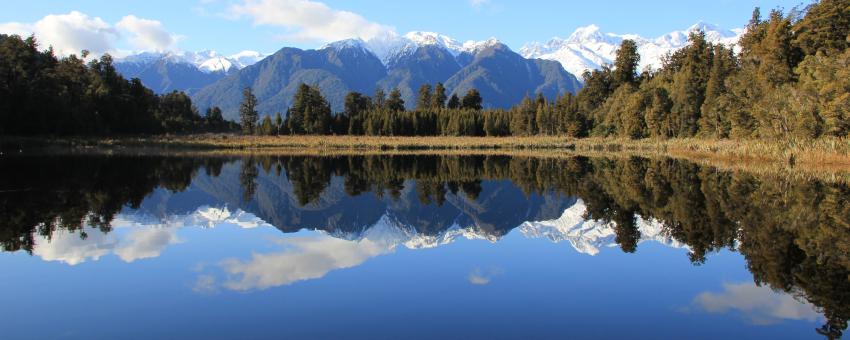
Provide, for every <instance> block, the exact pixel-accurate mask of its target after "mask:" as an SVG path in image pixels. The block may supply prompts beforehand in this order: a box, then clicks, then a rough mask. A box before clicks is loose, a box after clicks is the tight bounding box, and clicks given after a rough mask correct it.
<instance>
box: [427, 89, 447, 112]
mask: <svg viewBox="0 0 850 340" xmlns="http://www.w3.org/2000/svg"><path fill="white" fill-rule="evenodd" d="M446 98H447V97H446V87H445V86H443V83H437V85H436V86H434V96H432V97H431V108H432V109H442V108H444V107H445V106H446Z"/></svg>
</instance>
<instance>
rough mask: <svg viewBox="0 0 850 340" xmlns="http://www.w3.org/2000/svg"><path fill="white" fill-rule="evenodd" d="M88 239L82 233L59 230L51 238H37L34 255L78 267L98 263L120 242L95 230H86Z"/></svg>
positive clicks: (45, 259)
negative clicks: (91, 262)
mask: <svg viewBox="0 0 850 340" xmlns="http://www.w3.org/2000/svg"><path fill="white" fill-rule="evenodd" d="M85 233H86V235H87V237H86V239H83V238H81V237H80V232H79V231H77V232H69V231H67V230H64V229H63V230H57V231H56V232H54V233H53V235H51V236H50V238H47V237H44V236H40V235H39V236H37V237H36V240H35V243H36V246H35V249H33V254H35V255H36V256H38V257H41V259H42V260H44V261H59V262H63V263H65V264H68V265H71V266H76V265H78V264H80V263H83V262H86V261H87V260H92V261H97V260H99V259H100V258H101V257H102V256H105V255H107V254H109V253H110V252H112V250H113V249H114V248H115V246H116V245H117V244H118V241H117V240H116V239H115V237H114V236H113V235H108V234H106V233H103V232H101V231H100V230H98V229H94V228H85Z"/></svg>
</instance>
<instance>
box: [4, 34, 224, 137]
mask: <svg viewBox="0 0 850 340" xmlns="http://www.w3.org/2000/svg"><path fill="white" fill-rule="evenodd" d="M38 47H39V46H38V43H37V41H36V39H35V37H33V36H30V37H28V38H26V39H23V38H21V37H20V36H17V35H11V36H9V35H4V34H0V135H121V134H151V133H194V132H207V131H212V132H226V131H232V130H234V129H237V127H238V126H237V125H236V124H234V123H232V122H229V121H226V120H225V119H224V118H223V116H222V112H221V110H220V109H218V108H216V107H213V108H210V109H208V110H206V112H205V115H201V114H200V113H199V112H198V109H197V108H195V107H194V106H193V105H192V100H191V99H190V98H189V96H188V95H186V94H185V93H183V92H177V91H175V92H171V93H166V94H162V95H157V94H155V93H154V92H153V91H152V90H151V89H149V88H147V87H145V86H144V85H142V82H141V81H140V80H139V79H137V78H134V79H130V80H127V79H125V78H124V77H123V76H121V74H119V73H118V72H117V71H116V70H115V67H114V66H113V59H112V57H111V56H110V55H108V54H105V55H103V56H101V57H100V58H93V59H92V60H91V61H89V62H86V61H85V60H86V59H87V58H88V57H89V55H88V52H87V51H82V53H81V54H80V56H79V57H78V56H77V55H70V56H68V57H63V58H57V57H56V56H55V55H54V53H53V49H52V48H48V49H47V50H44V51H40V50H39V49H38Z"/></svg>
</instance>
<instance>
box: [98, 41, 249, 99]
mask: <svg viewBox="0 0 850 340" xmlns="http://www.w3.org/2000/svg"><path fill="white" fill-rule="evenodd" d="M264 57H265V56H264V55H263V54H261V53H258V52H254V51H243V52H239V53H237V54H235V55H232V56H223V55H220V54H218V53H217V52H215V51H210V50H208V51H201V52H183V51H176V52H142V53H139V54H135V55H129V56H127V57H124V58H119V59H116V60H115V69H116V70H118V72H119V73H121V74H122V75H124V77H126V78H139V79H140V80H141V81H142V83H143V84H145V86H147V87H149V88H151V89H153V90H154V91H155V92H157V93H165V92H170V91H174V90H178V91H185V92H187V93H192V92H194V91H197V90H199V89H201V88H203V87H204V86H207V85H209V84H212V83H214V82H216V81H218V80H219V79H221V78H224V77H225V76H226V75H229V74H232V73H234V72H236V71H239V70H240V69H242V68H244V67H246V66H249V65H253V64H254V63H256V62H258V61H259V60H261V59H262V58H264Z"/></svg>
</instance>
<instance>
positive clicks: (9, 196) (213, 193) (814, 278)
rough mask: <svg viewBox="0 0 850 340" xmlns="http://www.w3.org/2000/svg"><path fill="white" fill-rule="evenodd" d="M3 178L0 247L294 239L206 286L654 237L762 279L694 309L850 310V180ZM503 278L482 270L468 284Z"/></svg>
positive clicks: (183, 169) (441, 174)
mask: <svg viewBox="0 0 850 340" xmlns="http://www.w3.org/2000/svg"><path fill="white" fill-rule="evenodd" d="M0 175H2V176H0V207H2V209H0V245H2V248H3V249H4V250H5V251H8V252H15V251H25V252H28V253H30V254H32V255H34V256H38V257H40V258H41V259H43V260H45V261H58V262H62V263H65V264H68V265H79V264H81V263H84V262H91V261H98V260H99V259H101V258H102V257H104V256H115V257H117V258H118V259H120V260H121V261H123V262H125V263H133V262H136V261H143V260H145V259H153V258H156V257H158V256H160V255H161V254H162V253H163V252H165V251H167V249H169V248H172V247H179V246H180V244H181V243H183V242H185V240H183V239H182V238H181V235H180V233H179V232H178V231H179V230H181V229H182V228H186V227H203V228H257V227H260V228H277V229H279V230H280V231H282V232H283V233H286V234H290V233H296V234H294V235H291V236H285V237H284V236H281V237H277V238H274V239H273V240H272V243H273V245H272V246H271V248H270V249H269V250H267V251H262V252H253V251H248V252H246V255H247V254H250V256H248V257H244V256H243V257H232V258H226V259H223V260H222V261H220V262H218V263H216V264H214V265H213V266H214V267H215V270H214V271H213V270H207V269H205V268H200V269H199V270H198V272H199V274H198V278H197V281H196V282H195V283H194V284H193V286H192V289H194V290H195V291H196V292H214V291H217V290H219V289H227V290H232V291H243V292H244V291H255V290H265V289H269V288H273V287H279V286H284V285H290V284H292V283H295V282H300V281H305V280H315V279H319V278H322V277H324V276H326V275H327V274H328V273H329V272H332V271H335V270H338V269H344V268H352V267H357V266H361V265H363V264H364V263H366V262H367V261H369V260H370V259H372V258H375V257H378V256H382V255H386V254H390V253H393V252H396V251H398V249H425V248H434V247H439V246H443V245H448V244H451V243H453V242H454V241H455V240H459V239H470V240H475V239H481V240H486V241H489V242H494V243H498V242H501V240H502V239H504V238H505V237H507V236H508V235H509V234H515V235H521V236H523V237H526V238H545V239H548V240H550V241H552V242H565V243H568V244H569V245H570V246H571V247H572V248H574V249H575V250H576V251H577V252H579V253H583V254H587V255H597V254H600V252H602V251H604V249H605V248H609V247H617V248H619V249H620V250H622V251H623V252H626V253H634V252H637V251H638V250H639V248H642V247H643V246H644V244H659V245H663V246H665V247H673V248H682V254H683V256H684V254H686V255H687V257H688V259H689V261H691V262H692V263H693V264H694V265H702V264H706V263H709V262H710V261H711V254H713V253H717V252H720V251H734V252H738V253H740V254H741V255H742V256H743V257H744V259H745V260H746V264H747V269H748V270H749V271H750V272H751V273H752V277H753V281H752V282H751V283H748V282H730V283H725V284H724V286H723V289H724V291H707V292H704V293H702V294H699V295H698V296H696V297H694V300H693V302H692V304H691V306H690V307H688V309H698V310H703V311H705V312H708V313H721V312H726V311H737V312H740V313H742V314H743V315H745V316H746V317H747V318H748V319H749V320H750V321H752V322H754V323H758V324H772V323H775V322H778V321H781V320H809V321H813V320H821V322H822V323H823V326H822V327H821V328H819V329H818V332H819V333H822V334H824V335H826V336H829V337H839V336H841V334H842V332H843V331H844V330H845V329H846V327H847V320H848V318H850V187H848V186H847V185H846V184H843V183H827V182H822V181H819V180H815V179H798V178H791V177H783V176H779V175H776V176H756V175H752V174H748V173H737V172H728V171H721V170H718V169H715V168H711V167H705V166H699V165H696V164H693V163H688V162H683V161H677V160H672V159H644V158H624V159H602V158H583V157H574V158H525V157H506V156H338V157H305V156H262V157H260V156H248V157H168V156H162V157H159V156H157V157H154V156H145V157H130V156H108V157H107V156H74V157H71V156H68V157H55V156H54V157H37V156H31V157H11V158H3V159H0ZM303 230H309V231H316V232H312V233H308V234H304V231H303ZM208 267H209V265H208ZM500 275H502V271H501V270H500V269H499V268H476V269H475V270H473V271H472V272H470V273H469V276H468V279H469V282H470V283H472V284H475V285H486V284H488V283H489V282H490V281H491V280H494V279H495V280H498V277H499V276H500ZM779 292H782V293H779ZM813 310H814V311H813ZM815 311H816V312H815Z"/></svg>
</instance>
